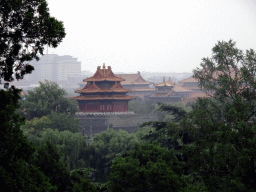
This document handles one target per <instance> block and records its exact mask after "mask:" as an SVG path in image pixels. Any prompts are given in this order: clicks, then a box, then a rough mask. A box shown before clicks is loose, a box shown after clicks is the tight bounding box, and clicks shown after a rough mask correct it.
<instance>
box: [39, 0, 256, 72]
mask: <svg viewBox="0 0 256 192" xmlns="http://www.w3.org/2000/svg"><path fill="white" fill-rule="evenodd" d="M47 2H48V5H49V9H50V13H51V16H53V17H56V18H57V19H58V20H60V21H63V23H64V27H65V29H66V33H67V35H66V38H65V39H64V40H63V42H62V43H61V44H60V45H59V47H57V48H56V49H53V48H49V49H48V53H49V54H52V53H54V54H58V55H60V56H61V55H71V56H72V57H75V58H78V61H81V62H82V70H87V71H91V72H95V70H96V68H97V66H99V65H101V66H102V64H103V63H105V64H106V65H107V66H111V67H112V69H113V71H114V73H118V72H127V73H130V72H132V73H136V72H137V71H147V72H192V70H193V69H195V68H196V67H200V62H201V59H202V58H203V57H211V53H212V50H211V49H212V47H213V46H214V45H215V44H216V43H217V41H222V40H224V41H228V40H230V39H233V40H234V41H236V42H237V47H238V48H240V49H242V50H244V51H245V50H246V49H250V48H252V49H254V50H256V35H255V34H256V3H255V1H252V0H207V1H205V0H193V1H192V0H182V1H174V0H161V1H157V0H129V1H122V0H108V1H103V0H94V1H89V0H72V1H70V0H47ZM46 52H47V49H45V51H44V53H45V54H46Z"/></svg>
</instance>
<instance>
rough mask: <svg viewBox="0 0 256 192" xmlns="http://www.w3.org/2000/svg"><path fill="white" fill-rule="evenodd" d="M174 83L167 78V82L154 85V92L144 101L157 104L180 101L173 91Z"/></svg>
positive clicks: (180, 98)
mask: <svg viewBox="0 0 256 192" xmlns="http://www.w3.org/2000/svg"><path fill="white" fill-rule="evenodd" d="M174 86H175V83H174V82H173V81H172V80H171V78H169V80H168V81H165V79H164V80H163V82H162V83H158V84H156V85H155V92H154V93H153V94H151V95H150V96H146V97H145V99H147V100H149V101H151V102H154V103H157V102H161V103H177V102H179V101H181V100H182V97H181V96H180V95H178V94H177V93H176V92H175V91H174Z"/></svg>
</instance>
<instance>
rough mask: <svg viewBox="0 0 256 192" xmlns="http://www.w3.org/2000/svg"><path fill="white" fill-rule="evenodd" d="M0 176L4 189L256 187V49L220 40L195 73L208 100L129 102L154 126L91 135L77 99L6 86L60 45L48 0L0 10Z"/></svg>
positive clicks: (50, 88)
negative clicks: (151, 117)
mask: <svg viewBox="0 0 256 192" xmlns="http://www.w3.org/2000/svg"><path fill="white" fill-rule="evenodd" d="M0 18H1V19H0V37H1V42H0V78H1V79H2V78H3V79H4V80H5V82H7V83H6V84H5V89H4V90H0V99H1V103H0V151H1V152H0V178H1V181H2V182H1V187H2V189H5V191H13V192H16V191H59V192H64V191H67V192H68V191H73V192H81V191H113V192H115V191H145V192H146V191H189V192H190V191H255V190H256V172H255V170H256V169H255V168H256V152H255V150H256V136H255V134H256V122H255V113H256V91H255V89H256V79H255V72H256V53H255V51H254V50H247V51H246V52H243V51H241V50H240V49H238V48H237V47H236V44H235V42H234V41H232V40H230V41H228V42H225V41H221V42H220V41H219V42H217V44H216V45H215V46H214V47H213V49H212V57H211V58H203V59H202V62H201V67H200V68H197V69H195V70H194V77H195V78H196V79H197V80H198V81H199V86H200V87H201V88H202V91H204V92H205V93H206V94H207V97H204V98H198V99H197V101H196V102H195V103H190V104H189V105H187V106H183V105H182V104H177V105H167V104H164V103H162V104H159V105H158V106H154V105H153V106H152V105H148V104H147V103H143V102H140V101H135V102H134V103H131V108H133V110H134V111H135V112H136V113H145V112H146V113H148V114H149V113H152V112H156V113H159V117H161V118H159V120H158V121H154V122H146V123H143V124H142V125H140V127H139V128H138V130H137V131H136V132H134V133H128V132H126V131H123V130H119V131H114V130H112V129H108V130H106V131H104V132H101V133H99V134H96V135H94V136H93V138H90V139H89V138H88V137H87V136H83V135H82V134H81V125H80V122H79V121H78V119H76V118H75V117H74V116H73V115H74V113H75V112H76V111H77V110H78V107H77V103H75V102H73V101H71V100H69V99H68V98H67V97H66V94H67V93H66V92H65V91H64V90H63V89H61V88H60V87H59V86H58V85H57V84H56V83H53V82H48V81H46V82H45V83H40V86H39V87H38V88H35V89H34V90H32V91H29V92H28V94H27V95H26V96H25V98H24V96H22V97H21V94H20V92H21V90H19V89H16V88H15V87H14V86H12V87H9V86H8V82H11V81H13V79H14V78H16V79H22V78H23V76H24V75H26V74H28V73H31V72H32V71H33V67H32V66H30V65H29V64H27V63H26V62H27V61H31V60H32V59H33V58H36V59H38V56H39V55H42V54H43V50H44V46H45V45H48V46H52V47H57V46H58V44H59V43H60V42H61V41H62V39H63V38H64V37H65V30H64V27H63V24H62V22H60V21H58V20H56V19H55V18H53V17H51V16H50V15H49V10H48V7H47V3H46V1H45V0H33V1H32V0H27V1H19V0H8V1H2V2H1V4H0Z"/></svg>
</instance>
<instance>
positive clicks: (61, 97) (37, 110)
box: [21, 80, 78, 119]
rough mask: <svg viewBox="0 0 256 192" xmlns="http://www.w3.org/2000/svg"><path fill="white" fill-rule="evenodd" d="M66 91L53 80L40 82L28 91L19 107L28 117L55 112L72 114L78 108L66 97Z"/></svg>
mask: <svg viewBox="0 0 256 192" xmlns="http://www.w3.org/2000/svg"><path fill="white" fill-rule="evenodd" d="M66 95H67V93H66V92H65V90H64V89H62V88H60V87H59V85H58V84H57V83H55V82H50V81H47V80H46V82H45V83H42V82H40V86H39V87H37V88H35V89H34V90H33V91H28V94H27V95H26V96H25V97H26V100H24V101H21V109H22V110H23V111H25V112H24V113H25V116H26V117H27V118H28V119H33V118H35V117H39V118H40V117H43V116H46V115H50V114H51V113H53V112H56V113H65V114H68V113H71V114H74V113H75V112H76V111H77V110H78V109H77V105H76V104H75V102H74V101H71V100H70V99H68V98H66V97H65V96H66Z"/></svg>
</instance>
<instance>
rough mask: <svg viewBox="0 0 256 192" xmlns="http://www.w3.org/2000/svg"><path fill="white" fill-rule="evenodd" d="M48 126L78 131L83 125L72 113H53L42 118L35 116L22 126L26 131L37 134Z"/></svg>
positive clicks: (61, 129) (60, 129)
mask: <svg viewBox="0 0 256 192" xmlns="http://www.w3.org/2000/svg"><path fill="white" fill-rule="evenodd" d="M46 128H50V129H57V130H59V131H71V132H73V133H76V132H79V131H80V130H81V125H80V121H79V120H78V119H77V118H74V117H73V116H72V115H71V114H65V113H52V114H50V115H47V116H43V117H41V118H38V117H35V118H34V119H32V120H30V121H26V124H25V125H24V126H22V129H23V130H24V132H26V133H30V134H35V135H40V132H41V131H43V130H44V129H46Z"/></svg>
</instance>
